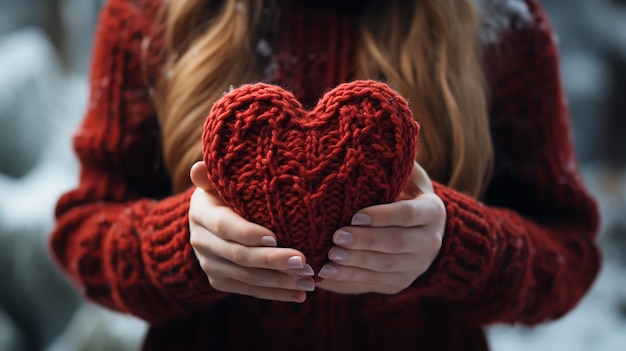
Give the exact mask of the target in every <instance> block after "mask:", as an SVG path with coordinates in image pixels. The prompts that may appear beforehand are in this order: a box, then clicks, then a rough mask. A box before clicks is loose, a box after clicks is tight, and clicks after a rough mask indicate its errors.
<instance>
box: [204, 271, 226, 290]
mask: <svg viewBox="0 0 626 351" xmlns="http://www.w3.org/2000/svg"><path fill="white" fill-rule="evenodd" d="M207 277H208V278H209V284H210V285H211V286H212V287H213V289H215V290H217V291H222V292H230V291H228V289H227V284H226V281H225V280H224V279H219V278H216V277H213V276H211V275H207Z"/></svg>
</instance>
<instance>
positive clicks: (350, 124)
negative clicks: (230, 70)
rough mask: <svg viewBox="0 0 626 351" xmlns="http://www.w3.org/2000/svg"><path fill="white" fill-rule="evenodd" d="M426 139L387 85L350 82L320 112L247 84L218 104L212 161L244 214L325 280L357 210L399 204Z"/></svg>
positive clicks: (208, 126)
mask: <svg viewBox="0 0 626 351" xmlns="http://www.w3.org/2000/svg"><path fill="white" fill-rule="evenodd" d="M418 131H419V127H418V124H417V122H416V121H415V119H414V118H413V114H412V113H411V110H410V109H409V107H408V105H407V103H406V101H405V100H404V99H403V98H402V97H400V96H399V95H398V94H397V93H396V92H394V91H393V90H391V88H389V87H388V86H387V85H385V84H382V83H378V82H374V81H356V82H353V83H345V84H342V85H340V86H338V87H337V88H335V89H333V90H331V91H330V92H328V93H327V94H325V95H324V97H323V98H322V99H321V100H320V101H319V103H318V104H317V106H316V107H315V108H314V109H313V110H312V111H310V112H308V111H306V110H305V109H304V108H303V107H302V105H301V104H300V102H298V101H297V100H296V98H295V97H294V96H293V94H291V93H289V92H287V91H285V90H283V89H282V88H280V87H276V86H271V85H267V84H255V85H245V86H242V87H240V88H238V89H235V90H234V91H232V92H230V93H228V94H226V95H225V96H224V97H222V98H221V99H220V100H219V101H218V102H217V103H215V105H214V106H213V109H212V111H211V113H210V115H209V116H208V118H207V120H206V123H205V126H204V133H203V137H202V140H203V151H204V162H205V163H206V165H207V169H208V177H209V180H210V181H211V183H212V184H213V187H214V188H215V189H216V190H217V191H218V193H219V195H220V196H221V197H222V198H223V199H224V200H225V201H226V203H227V204H228V205H229V206H230V207H231V208H233V210H234V211H235V212H236V213H238V214H239V215H241V216H242V217H244V218H246V219H248V220H250V221H252V222H255V223H257V224H260V225H262V226H264V227H267V228H269V229H271V230H272V231H274V232H275V234H276V236H277V238H278V244H279V245H280V246H283V247H291V248H295V249H298V250H301V251H302V252H303V253H304V254H305V256H306V257H307V259H308V260H307V262H308V263H309V264H311V266H312V267H313V269H314V270H315V271H316V272H318V271H319V269H321V267H322V265H323V264H324V262H325V261H326V257H327V255H328V250H329V249H330V248H331V246H332V235H333V233H334V232H335V231H336V230H337V229H339V228H340V227H342V226H346V225H349V224H350V219H351V218H352V216H353V215H354V214H355V213H356V211H358V210H359V209H362V208H364V207H367V206H371V205H375V204H381V203H389V202H391V201H394V200H395V199H397V197H398V195H399V194H400V192H401V191H402V189H403V188H404V186H405V185H406V182H407V179H408V177H409V175H410V172H411V169H412V168H413V160H414V159H415V154H416V148H417V135H418Z"/></svg>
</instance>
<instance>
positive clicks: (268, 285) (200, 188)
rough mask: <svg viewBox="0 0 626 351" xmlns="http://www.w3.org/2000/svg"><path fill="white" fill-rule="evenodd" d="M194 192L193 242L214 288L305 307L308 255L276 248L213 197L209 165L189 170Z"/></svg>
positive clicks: (310, 286)
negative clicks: (207, 174) (299, 304)
mask: <svg viewBox="0 0 626 351" xmlns="http://www.w3.org/2000/svg"><path fill="white" fill-rule="evenodd" d="M190 175H191V180H192V182H193V183H194V185H195V186H196V190H195V191H194V193H193V194H192V196H191V201H190V207H189V232H190V242H191V246H192V247H193V249H194V252H195V254H196V257H197V258H198V261H199V262H200V266H201V267H202V269H203V270H204V272H205V273H206V275H207V277H208V278H209V283H210V284H211V286H212V287H213V288H214V289H216V290H219V291H223V292H230V293H237V294H242V295H248V296H254V297H257V298H260V299H267V300H276V301H292V302H304V300H305V299H306V291H313V290H314V289H315V283H314V281H313V278H312V276H313V269H312V268H311V266H309V265H308V264H306V259H305V257H304V254H302V253H301V252H299V251H297V250H294V249H286V248H277V247H276V237H275V235H274V234H273V233H272V232H271V231H270V230H268V229H267V228H264V227H262V226H259V225H257V224H254V223H251V222H248V221H246V220H245V219H243V218H242V217H240V216H238V215H237V214H236V213H235V212H233V211H232V210H231V209H230V208H229V207H228V206H226V204H225V203H224V202H223V201H222V200H221V199H220V198H219V196H218V195H216V194H215V193H214V192H213V189H212V188H211V185H210V183H209V180H208V179H207V176H206V166H205V165H204V163H203V162H197V163H196V164H194V166H193V167H192V168H191V172H190Z"/></svg>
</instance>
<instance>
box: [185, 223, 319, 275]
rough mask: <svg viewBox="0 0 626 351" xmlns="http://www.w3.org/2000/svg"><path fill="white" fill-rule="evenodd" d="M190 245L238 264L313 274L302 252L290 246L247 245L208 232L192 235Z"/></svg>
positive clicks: (205, 253) (206, 254)
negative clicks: (201, 234) (198, 237)
mask: <svg viewBox="0 0 626 351" xmlns="http://www.w3.org/2000/svg"><path fill="white" fill-rule="evenodd" d="M192 246H193V247H194V249H196V250H197V251H198V252H199V253H200V254H201V255H205V256H217V257H220V258H223V259H226V260H228V261H230V262H232V263H234V264H236V265H239V266H244V267H251V268H263V269H273V270H277V271H285V270H297V273H302V272H306V271H309V273H311V274H310V275H313V274H312V273H313V270H312V269H311V267H310V266H308V265H307V264H306V259H305V257H304V254H302V253H301V252H300V251H297V250H294V249H290V248H273V247H249V246H244V245H241V244H239V243H235V242H230V241H226V240H223V239H221V238H219V237H217V236H215V235H213V234H212V233H209V232H207V233H206V235H203V236H202V237H201V238H200V239H197V238H195V236H194V241H193V242H192ZM302 275H307V274H302Z"/></svg>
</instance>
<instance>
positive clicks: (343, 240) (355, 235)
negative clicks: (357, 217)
mask: <svg viewBox="0 0 626 351" xmlns="http://www.w3.org/2000/svg"><path fill="white" fill-rule="evenodd" d="M442 234H443V233H441V232H439V231H437V229H436V228H434V227H433V226H423V227H412V228H403V227H386V228H372V227H346V228H342V229H340V230H338V231H337V232H335V234H333V243H334V244H335V245H337V246H339V247H342V248H345V249H350V250H355V251H357V250H358V251H374V252H380V253H386V254H410V253H419V252H430V251H433V250H434V251H438V250H439V248H440V247H441V240H442V239H441V238H442Z"/></svg>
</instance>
